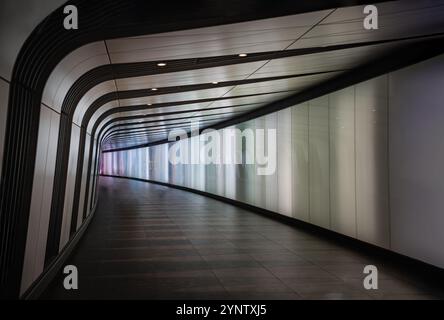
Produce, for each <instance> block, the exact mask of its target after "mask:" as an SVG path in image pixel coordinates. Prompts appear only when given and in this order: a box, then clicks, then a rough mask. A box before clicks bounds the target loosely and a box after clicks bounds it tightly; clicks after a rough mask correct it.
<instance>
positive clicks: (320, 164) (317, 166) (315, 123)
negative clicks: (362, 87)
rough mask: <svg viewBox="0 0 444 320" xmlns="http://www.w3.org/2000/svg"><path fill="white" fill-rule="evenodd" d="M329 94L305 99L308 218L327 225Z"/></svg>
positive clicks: (322, 225)
mask: <svg viewBox="0 0 444 320" xmlns="http://www.w3.org/2000/svg"><path fill="white" fill-rule="evenodd" d="M328 114H329V110H328V97H321V98H318V99H315V100H313V101H310V102H309V103H308V119H309V124H308V127H309V128H308V130H309V131H308V132H309V133H308V141H309V146H308V167H309V169H308V173H309V198H310V201H309V208H310V211H309V216H310V222H311V223H313V224H316V225H318V226H321V227H324V228H330V163H329V159H330V145H329V116H328Z"/></svg>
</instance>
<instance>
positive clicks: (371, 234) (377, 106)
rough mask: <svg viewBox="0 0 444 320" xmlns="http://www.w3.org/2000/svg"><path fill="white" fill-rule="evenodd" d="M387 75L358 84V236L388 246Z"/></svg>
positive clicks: (356, 146)
mask: <svg viewBox="0 0 444 320" xmlns="http://www.w3.org/2000/svg"><path fill="white" fill-rule="evenodd" d="M387 85H388V77H387V76H383V77H379V78H376V79H373V80H371V81H366V82H363V83H360V84H358V85H357V86H356V145H355V148H356V227H357V230H356V231H357V237H358V239H361V240H364V241H367V242H371V243H374V244H377V245H379V246H381V247H385V248H388V247H389V245H390V232H389V224H390V215H389V199H388V163H387V159H388V140H387V129H388V128H387V124H388V123H387V113H388V112H387V110H388V92H387Z"/></svg>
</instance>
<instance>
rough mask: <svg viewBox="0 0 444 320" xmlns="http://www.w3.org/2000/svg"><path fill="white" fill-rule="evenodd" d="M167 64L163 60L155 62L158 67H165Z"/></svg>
mask: <svg viewBox="0 0 444 320" xmlns="http://www.w3.org/2000/svg"><path fill="white" fill-rule="evenodd" d="M166 65H167V64H166V63H165V62H159V63H158V64H157V66H158V67H165V66H166Z"/></svg>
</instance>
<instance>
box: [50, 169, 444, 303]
mask: <svg viewBox="0 0 444 320" xmlns="http://www.w3.org/2000/svg"><path fill="white" fill-rule="evenodd" d="M99 188H100V199H99V206H98V209H97V211H96V214H95V217H94V219H93V220H92V222H91V225H90V226H89V228H88V230H87V232H86V234H85V236H84V238H83V239H82V240H81V242H80V244H79V246H78V247H77V249H76V251H75V252H74V254H73V255H72V256H71V258H70V259H69V260H68V263H67V264H73V265H75V266H77V268H78V272H79V289H78V290H70V291H67V290H65V289H63V286H62V283H63V279H62V278H61V277H59V278H56V279H55V280H54V281H53V282H52V284H51V285H50V286H49V287H48V289H47V290H46V292H45V293H44V294H43V296H42V298H45V299H60V298H62V299H91V298H92V299H108V298H110V299H114V298H118V299H380V298H384V299H421V298H424V299H425V298H427V299H430V298H432V299H433V298H437V299H441V298H443V297H444V291H443V289H442V288H441V289H438V288H435V287H434V286H433V284H432V283H431V281H428V280H425V279H422V278H421V277H420V276H418V275H414V274H413V273H412V272H411V271H408V269H406V268H404V266H402V265H399V264H398V262H393V261H389V260H387V259H384V258H383V257H381V256H377V255H375V254H373V255H372V254H369V253H368V252H367V253H363V252H361V251H359V250H358V249H356V248H353V247H351V246H350V245H348V244H344V243H342V242H337V241H334V240H332V239H329V238H325V237H324V236H321V235H317V234H315V233H313V232H310V231H306V230H301V229H299V228H297V227H294V226H290V225H287V224H285V223H283V222H280V221H276V220H273V219H270V218H268V217H265V216H262V215H259V214H256V213H253V212H249V211H246V210H243V209H239V208H237V207H235V206H232V205H229V204H226V203H223V202H220V201H217V200H214V199H211V198H207V197H205V196H200V195H197V194H194V193H191V192H187V191H182V190H178V189H174V188H169V187H164V186H160V185H157V184H151V183H145V182H141V181H135V180H129V179H121V178H111V177H101V178H100V187H99ZM367 264H374V265H376V266H377V267H378V270H379V283H378V285H379V288H378V290H365V289H364V288H363V285H362V282H363V278H364V275H363V268H364V266H365V265H367Z"/></svg>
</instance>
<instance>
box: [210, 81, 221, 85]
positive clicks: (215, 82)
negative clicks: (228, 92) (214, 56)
mask: <svg viewBox="0 0 444 320" xmlns="http://www.w3.org/2000/svg"><path fill="white" fill-rule="evenodd" d="M211 83H212V84H218V83H219V82H217V81H213V82H211Z"/></svg>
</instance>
